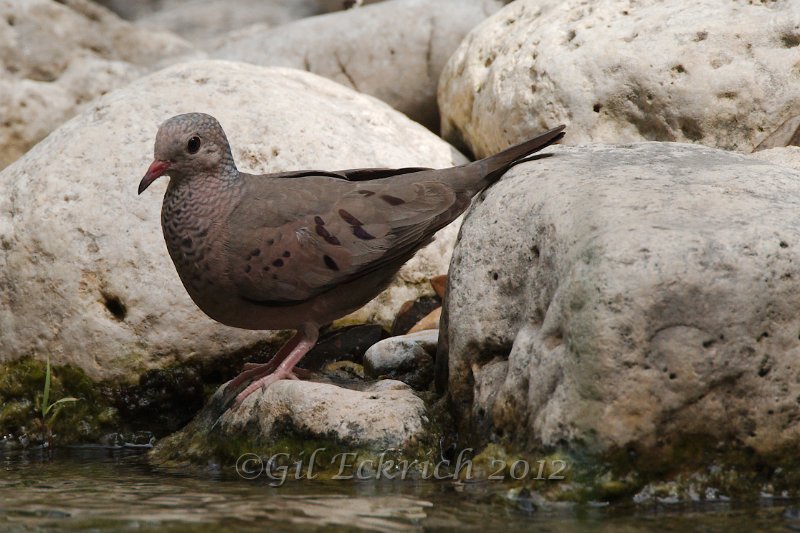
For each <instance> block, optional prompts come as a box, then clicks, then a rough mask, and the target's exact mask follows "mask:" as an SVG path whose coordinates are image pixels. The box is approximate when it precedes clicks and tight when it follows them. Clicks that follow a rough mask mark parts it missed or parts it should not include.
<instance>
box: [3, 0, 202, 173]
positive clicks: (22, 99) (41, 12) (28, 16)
mask: <svg viewBox="0 0 800 533" xmlns="http://www.w3.org/2000/svg"><path fill="white" fill-rule="evenodd" d="M191 55H193V52H192V51H191V48H190V45H189V43H187V42H185V41H183V40H182V39H180V38H178V37H176V36H174V35H171V34H168V33H164V32H159V31H152V30H151V29H145V28H138V27H136V26H134V25H132V24H130V23H128V22H125V21H123V20H120V19H119V18H118V17H117V16H116V15H114V14H113V13H111V12H110V11H107V10H106V9H103V8H102V7H100V6H97V5H95V4H93V3H92V2H89V1H88V0H64V1H61V2H56V1H54V0H7V1H5V2H0V63H2V69H3V76H2V78H0V117H2V121H1V122H0V169H2V168H3V167H5V166H6V165H8V164H9V163H11V162H12V161H14V160H15V159H17V158H18V157H19V156H21V155H22V154H24V153H25V152H26V151H27V150H28V149H30V147H31V146H33V145H34V144H36V143H37V142H39V141H40V140H42V139H43V138H44V137H45V136H46V135H47V134H48V133H50V132H51V131H52V130H53V129H55V128H56V127H58V126H60V125H61V124H62V123H64V122H65V121H66V120H67V119H69V118H71V117H72V116H74V115H75V114H77V113H78V112H80V111H81V110H83V109H85V108H86V106H87V105H88V103H89V102H90V101H91V100H93V99H94V98H96V97H97V96H100V95H103V94H105V93H107V92H109V91H111V90H112V89H116V88H117V87H121V86H123V85H125V84H127V83H128V82H130V81H131V80H133V79H135V78H137V77H139V76H141V75H142V74H144V73H146V72H147V71H148V69H150V68H152V67H153V65H155V64H157V63H159V62H160V61H166V60H167V58H173V59H176V58H177V57H186V56H191Z"/></svg>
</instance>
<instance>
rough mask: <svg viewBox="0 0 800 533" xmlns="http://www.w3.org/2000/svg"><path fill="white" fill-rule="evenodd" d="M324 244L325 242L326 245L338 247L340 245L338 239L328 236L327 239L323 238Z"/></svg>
mask: <svg viewBox="0 0 800 533" xmlns="http://www.w3.org/2000/svg"><path fill="white" fill-rule="evenodd" d="M325 242H327V243H328V244H333V245H334V246H339V245H340V244H342V243H341V242H339V239H337V238H336V235H328V236H327V237H325Z"/></svg>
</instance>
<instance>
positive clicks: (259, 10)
mask: <svg viewBox="0 0 800 533" xmlns="http://www.w3.org/2000/svg"><path fill="white" fill-rule="evenodd" d="M315 4H316V2H314V1H306V0H270V1H268V2H265V1H264V0H190V1H185V0H168V1H167V2H164V3H163V4H162V5H160V6H159V8H158V10H156V11H153V12H152V13H149V14H146V15H144V16H142V17H141V18H139V19H138V23H139V25H140V26H143V27H152V28H158V29H162V30H168V31H171V32H174V33H177V34H178V35H180V36H182V37H184V38H185V39H188V40H190V41H192V42H194V43H195V44H197V45H198V46H200V47H201V48H206V47H207V46H209V45H210V44H212V42H214V40H215V38H216V37H218V36H220V35H223V34H225V33H228V32H230V31H233V30H240V29H242V28H245V27H247V26H250V25H252V24H256V23H259V24H263V25H266V26H280V25H281V24H286V23H287V22H291V21H293V20H297V19H300V18H304V17H310V16H312V15H316V14H317V13H319V12H320V9H319V7H318V6H316V5H315Z"/></svg>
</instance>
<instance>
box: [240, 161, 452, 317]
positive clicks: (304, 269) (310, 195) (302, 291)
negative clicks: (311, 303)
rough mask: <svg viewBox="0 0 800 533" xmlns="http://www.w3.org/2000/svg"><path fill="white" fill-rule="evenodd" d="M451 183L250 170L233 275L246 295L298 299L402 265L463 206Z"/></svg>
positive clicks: (285, 301) (273, 300) (283, 301)
mask: <svg viewBox="0 0 800 533" xmlns="http://www.w3.org/2000/svg"><path fill="white" fill-rule="evenodd" d="M459 196H460V195H457V194H456V192H455V191H454V190H453V189H452V188H450V187H449V186H448V185H447V184H446V183H443V182H441V181H437V180H434V179H431V177H430V176H428V179H427V180H426V179H425V175H424V174H421V175H420V176H419V181H417V180H416V179H414V180H402V181H401V180H397V179H379V180H374V181H356V182H350V181H344V180H340V179H339V180H337V179H331V178H329V177H324V176H307V177H302V178H297V179H292V180H281V179H275V178H274V177H258V176H251V177H250V180H249V182H248V194H247V195H245V200H244V201H242V203H241V204H240V205H239V206H238V207H237V208H236V210H235V211H234V213H233V214H232V217H231V218H232V220H231V224H230V227H232V228H237V233H236V234H235V235H229V238H228V243H227V246H228V248H229V250H228V251H229V252H230V253H229V254H227V255H228V257H229V258H230V259H229V261H228V268H229V275H230V276H231V280H232V281H233V282H234V284H235V286H236V287H237V289H238V290H239V294H240V296H241V297H242V298H244V299H247V300H249V301H253V302H259V303H264V304H265V305H292V304H294V303H298V302H300V301H304V300H307V299H309V298H311V297H313V296H316V295H318V294H320V293H322V292H325V291H327V290H329V289H330V288H332V287H334V286H336V285H338V284H341V283H345V282H348V281H350V280H353V279H356V278H358V277H360V276H363V275H365V274H367V273H370V272H373V271H374V270H375V269H378V268H381V267H383V266H387V265H389V264H390V263H392V262H395V263H397V267H398V268H399V267H400V266H401V265H402V263H404V262H405V261H406V260H408V259H409V258H410V257H411V255H413V253H414V251H416V250H417V249H418V248H419V247H421V246H422V245H424V244H426V243H427V242H429V241H430V240H431V237H432V235H433V233H434V232H435V231H436V230H438V229H439V228H440V227H442V226H444V225H445V224H446V223H447V222H449V221H450V220H452V219H453V218H455V217H456V216H457V215H458V212H460V208H459V209H457V210H456V212H455V213H451V212H452V211H453V206H454V205H456V204H457V202H460V203H458V205H462V204H463V199H460V198H458V197H459Z"/></svg>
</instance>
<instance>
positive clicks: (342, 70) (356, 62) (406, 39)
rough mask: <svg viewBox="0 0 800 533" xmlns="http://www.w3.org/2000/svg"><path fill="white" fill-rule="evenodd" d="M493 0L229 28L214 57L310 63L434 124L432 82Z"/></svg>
mask: <svg viewBox="0 0 800 533" xmlns="http://www.w3.org/2000/svg"><path fill="white" fill-rule="evenodd" d="M499 8H500V4H499V2H496V1H495V0H439V1H437V2H429V1H427V0H395V1H392V2H381V3H378V4H375V5H371V6H367V7H364V8H359V9H351V10H348V11H343V12H340V13H333V14H330V15H323V16H318V17H312V18H308V19H304V20H300V21H297V22H294V23H292V24H286V25H284V26H281V27H279V28H274V29H269V28H265V29H263V30H261V31H254V30H253V29H249V30H246V31H244V32H243V33H241V34H239V35H238V36H237V35H236V34H233V35H230V36H228V37H227V38H226V39H225V40H224V41H223V44H222V46H220V47H219V48H218V49H217V50H213V51H211V55H212V56H213V57H217V58H220V59H230V60H234V61H244V62H247V63H254V64H257V65H266V66H272V65H275V66H284V67H292V68H298V69H303V70H307V71H309V72H313V73H315V74H319V75H321V76H325V77H326V78H330V79H332V80H334V81H338V82H339V83H342V84H343V85H346V86H348V87H351V88H352V89H355V90H357V91H359V92H362V93H366V94H369V95H372V96H375V97H376V98H379V99H381V100H383V101H384V102H387V103H388V104H389V105H391V106H392V107H394V108H395V109H397V110H398V111H402V112H403V113H405V114H406V115H408V116H409V117H411V118H412V119H414V120H416V121H417V122H419V123H421V124H423V125H425V126H427V127H428V128H430V129H432V130H435V131H438V129H439V112H438V108H437V106H436V87H437V85H438V83H439V74H440V73H441V71H442V69H443V68H444V65H445V63H446V62H447V59H448V58H449V57H450V55H451V54H452V53H453V51H454V50H455V49H456V47H457V46H458V45H459V43H460V42H461V40H462V39H463V38H464V36H465V35H466V34H467V32H469V31H470V30H471V29H472V28H473V27H474V26H476V25H477V24H478V23H479V22H481V21H482V20H484V19H485V18H486V17H487V16H489V15H490V14H492V13H494V12H495V11H497V10H498V9H499Z"/></svg>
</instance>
